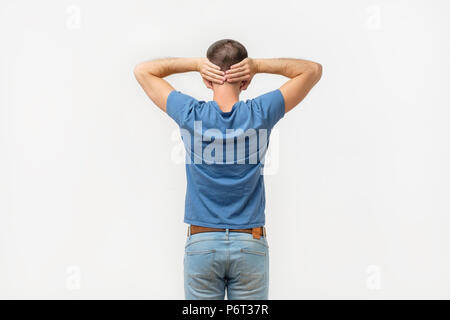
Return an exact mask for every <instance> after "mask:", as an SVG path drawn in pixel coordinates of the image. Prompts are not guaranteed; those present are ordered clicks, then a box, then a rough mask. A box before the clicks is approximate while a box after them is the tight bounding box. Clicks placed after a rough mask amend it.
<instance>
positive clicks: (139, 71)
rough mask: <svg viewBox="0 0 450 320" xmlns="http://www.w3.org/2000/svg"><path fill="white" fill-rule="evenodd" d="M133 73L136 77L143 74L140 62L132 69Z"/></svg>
mask: <svg viewBox="0 0 450 320" xmlns="http://www.w3.org/2000/svg"><path fill="white" fill-rule="evenodd" d="M133 73H134V76H135V77H136V78H137V77H140V76H142V75H143V74H145V71H144V68H143V66H142V64H137V65H136V66H135V67H134V69H133Z"/></svg>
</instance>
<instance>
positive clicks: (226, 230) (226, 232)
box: [225, 228, 230, 240]
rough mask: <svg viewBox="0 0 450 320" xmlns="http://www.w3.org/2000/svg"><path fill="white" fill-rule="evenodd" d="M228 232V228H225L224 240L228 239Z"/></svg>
mask: <svg viewBox="0 0 450 320" xmlns="http://www.w3.org/2000/svg"><path fill="white" fill-rule="evenodd" d="M229 233H230V229H228V228H227V229H225V240H228V235H229Z"/></svg>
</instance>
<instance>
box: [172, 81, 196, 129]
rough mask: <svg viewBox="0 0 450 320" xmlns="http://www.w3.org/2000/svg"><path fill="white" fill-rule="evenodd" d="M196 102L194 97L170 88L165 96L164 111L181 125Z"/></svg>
mask: <svg viewBox="0 0 450 320" xmlns="http://www.w3.org/2000/svg"><path fill="white" fill-rule="evenodd" d="M196 103H198V101H197V99H195V98H194V97H192V96H190V95H188V94H185V93H182V92H180V91H177V90H172V91H171V92H170V93H169V95H168V97H167V103H166V112H167V114H168V115H169V117H171V118H172V119H173V120H175V122H176V123H177V124H178V125H179V126H180V127H181V126H182V125H183V123H184V122H185V121H186V119H187V118H188V116H189V114H191V112H190V111H191V110H192V108H194V106H195V104H196Z"/></svg>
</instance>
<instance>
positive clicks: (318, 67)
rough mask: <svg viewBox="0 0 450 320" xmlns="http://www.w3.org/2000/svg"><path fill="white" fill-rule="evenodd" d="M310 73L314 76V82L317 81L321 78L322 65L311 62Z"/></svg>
mask: <svg viewBox="0 0 450 320" xmlns="http://www.w3.org/2000/svg"><path fill="white" fill-rule="evenodd" d="M311 72H312V73H313V74H314V77H315V78H316V81H319V80H320V78H321V77H322V65H321V64H320V63H317V62H313V63H312V65H311Z"/></svg>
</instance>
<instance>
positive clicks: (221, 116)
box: [166, 89, 285, 229]
mask: <svg viewBox="0 0 450 320" xmlns="http://www.w3.org/2000/svg"><path fill="white" fill-rule="evenodd" d="M166 110H167V114H168V115H169V116H170V117H171V118H172V119H173V120H175V122H176V123H177V124H178V126H179V127H180V133H181V137H182V139H183V144H184V146H185V149H186V178H187V189H186V199H185V216H184V222H185V223H188V224H194V225H199V226H205V227H216V228H229V229H241V228H252V227H258V226H264V224H265V204H266V202H265V191H264V176H263V168H264V156H265V152H266V150H267V147H268V145H269V137H270V132H271V129H272V128H273V126H274V125H275V124H276V123H277V122H278V120H280V119H281V118H283V117H284V112H285V105H284V98H283V95H282V94H281V91H280V90H279V89H276V90H273V91H270V92H267V93H265V94H262V95H260V96H258V97H256V98H254V99H248V100H246V101H238V102H236V103H235V104H234V106H233V108H232V109H231V111H229V112H223V111H222V110H221V109H220V108H219V105H218V104H217V102H215V101H214V100H212V101H203V100H200V101H199V100H197V99H195V98H193V97H192V96H190V95H188V94H184V93H182V92H180V91H177V90H173V91H172V92H170V94H169V96H168V98H167V106H166Z"/></svg>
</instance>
